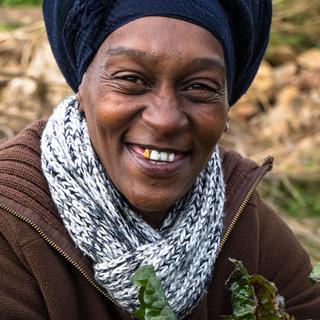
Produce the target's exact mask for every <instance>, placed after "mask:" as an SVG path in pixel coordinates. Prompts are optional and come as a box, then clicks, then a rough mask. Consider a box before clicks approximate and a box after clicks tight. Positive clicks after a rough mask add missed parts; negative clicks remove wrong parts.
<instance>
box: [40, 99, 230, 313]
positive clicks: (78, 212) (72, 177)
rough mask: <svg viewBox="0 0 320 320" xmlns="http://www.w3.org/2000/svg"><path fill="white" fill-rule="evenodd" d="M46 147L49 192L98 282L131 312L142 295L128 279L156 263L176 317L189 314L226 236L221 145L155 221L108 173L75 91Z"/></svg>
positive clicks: (55, 118) (49, 130)
mask: <svg viewBox="0 0 320 320" xmlns="http://www.w3.org/2000/svg"><path fill="white" fill-rule="evenodd" d="M41 150H42V168H43V171H44V175H45V177H46V179H47V181H48V184H49V188H50V192H51V195H52V198H53V200H54V202H55V205H56V207H57V209H58V212H59V214H60V216H61V219H62V221H63V223H64V225H65V227H66V229H67V230H68V232H69V234H70V236H71V237H72V239H73V241H74V242H75V245H76V246H77V247H78V248H79V249H80V250H81V251H82V253H83V254H84V255H87V256H89V257H90V258H91V259H92V262H93V269H94V274H95V278H96V281H97V282H98V283H99V284H100V285H101V286H102V287H104V288H105V289H106V290H107V292H108V294H109V295H110V296H111V297H113V298H114V299H115V300H116V301H117V302H118V303H119V304H120V305H121V306H122V307H123V308H124V309H126V310H127V311H128V312H132V311H134V310H136V309H137V308H138V305H139V302H138V289H137V288H136V287H135V286H134V285H133V284H132V283H131V280H130V279H131V277H132V275H133V274H134V272H135V271H136V270H137V269H138V268H139V267H140V266H142V265H152V266H153V267H154V268H155V271H156V274H157V276H158V278H159V279H160V281H161V284H162V287H163V289H164V292H165V294H166V297H167V299H168V302H169V304H170V305H171V307H172V308H173V309H174V310H175V312H176V314H177V315H178V317H179V318H182V317H184V316H186V315H187V314H189V313H190V312H191V310H192V309H193V308H194V307H195V306H196V304H197V303H198V302H199V300H200V299H201V297H202V296H203V294H204V293H205V292H206V289H207V286H208V283H209V281H210V279H211V277H212V273H213V268H214V262H215V257H216V253H217V249H218V246H219V243H220V238H221V231H222V215H223V206H224V200H225V190H224V180H223V172H222V167H221V162H220V158H219V152H218V148H217V147H216V148H215V151H214V152H213V154H212V157H211V159H210V160H209V162H208V164H207V166H206V168H205V169H203V171H202V172H201V173H200V174H199V176H198V178H197V180H196V181H195V183H194V185H193V187H192V188H191V190H190V191H189V192H188V194H186V195H185V196H184V197H183V199H181V200H180V201H179V202H178V203H176V204H175V206H174V207H173V208H171V209H170V211H169V212H168V214H167V215H166V217H165V218H164V219H163V221H162V222H161V225H160V226H158V227H157V228H152V227H151V226H150V225H148V224H147V223H146V222H145V221H144V220H143V219H142V217H141V216H139V215H138V214H137V213H136V212H134V211H133V210H132V208H131V207H130V205H129V204H128V203H127V202H126V200H125V199H124V198H123V196H122V195H121V194H120V193H119V192H118V191H117V190H116V189H115V187H114V186H113V184H112V182H111V181H110V179H109V178H108V176H107V173H106V171H105V170H104V168H103V166H102V165H101V163H100V162H99V160H98V158H97V156H96V154H95V152H94V150H93V147H92V145H91V142H90V138H89V133H88V128H87V123H86V119H85V116H84V115H83V114H82V113H81V112H80V111H79V103H78V101H77V99H76V97H74V96H73V97H70V98H68V99H66V100H65V101H63V102H62V103H61V104H60V105H59V106H58V107H57V108H56V109H55V111H54V113H53V115H52V116H51V117H50V119H49V121H48V123H47V125H46V128H45V130H44V132H43V136H42V141H41Z"/></svg>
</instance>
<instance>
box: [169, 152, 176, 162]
mask: <svg viewBox="0 0 320 320" xmlns="http://www.w3.org/2000/svg"><path fill="white" fill-rule="evenodd" d="M174 158H175V154H174V153H169V161H170V162H173V161H174Z"/></svg>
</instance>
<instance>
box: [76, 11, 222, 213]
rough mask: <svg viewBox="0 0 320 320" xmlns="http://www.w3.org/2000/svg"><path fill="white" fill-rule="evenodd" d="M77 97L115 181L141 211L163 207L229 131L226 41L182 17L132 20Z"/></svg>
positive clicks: (112, 39) (101, 54) (104, 50)
mask: <svg viewBox="0 0 320 320" xmlns="http://www.w3.org/2000/svg"><path fill="white" fill-rule="evenodd" d="M79 98H80V102H81V108H82V110H83V111H84V112H85V115H86V119H87V122H88V128H89V134H90V138H91V141H92V144H93V146H94V149H95V151H96V153H97V155H98V157H99V159H100V161H101V162H102V164H103V166H104V168H105V169H106V171H107V172H108V175H109V177H110V178H111V180H112V182H113V183H114V185H115V186H116V187H117V189H118V190H119V191H120V192H121V193H122V194H123V195H124V196H125V197H126V199H127V200H128V201H129V203H130V204H131V205H132V206H133V207H134V208H135V209H136V210H137V211H139V212H141V213H142V214H151V213H152V214H153V213H164V212H166V211H167V210H168V209H169V208H170V207H171V206H172V205H173V204H174V203H176V202H177V201H178V200H179V199H180V198H182V197H183V196H184V195H185V194H186V193H187V191H188V190H189V189H190V188H191V186H192V184H193V183H194V182H195V180H196V177H197V175H198V174H199V172H200V171H201V169H202V168H204V167H205V165H206V164H207V161H208V159H209V158H210V156H211V154H212V152H213V149H214V146H215V145H216V143H217V141H218V140H219V138H220V137H221V135H222V133H223V131H224V129H225V126H226V121H227V112H228V103H227V88H226V70H225V63H224V58H223V50H222V47H221V45H220V44H219V42H218V41H217V40H216V39H215V38H214V37H213V36H212V34H211V33H209V32H208V31H207V30H205V29H203V28H201V27H199V26H196V25H194V24H191V23H188V22H185V21H182V20H177V19H172V18H164V17H146V18H141V19H138V20H135V21H133V22H130V23H128V24H126V25H124V26H122V27H121V28H119V29H117V30H116V31H114V32H113V33H112V34H111V35H110V36H109V37H108V38H107V39H106V40H105V41H104V43H103V45H102V46H101V47H100V49H99V51H98V52H97V54H96V56H95V58H94V60H93V62H92V63H91V65H90V66H89V68H88V70H87V72H86V73H85V75H84V77H83V80H82V84H81V86H80V89H79ZM150 157H151V159H150Z"/></svg>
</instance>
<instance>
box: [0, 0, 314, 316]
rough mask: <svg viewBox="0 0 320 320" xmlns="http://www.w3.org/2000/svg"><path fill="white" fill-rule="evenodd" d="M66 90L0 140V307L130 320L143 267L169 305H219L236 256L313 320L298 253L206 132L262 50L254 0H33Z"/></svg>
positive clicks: (266, 14)
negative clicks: (48, 110) (39, 118)
mask: <svg viewBox="0 0 320 320" xmlns="http://www.w3.org/2000/svg"><path fill="white" fill-rule="evenodd" d="M43 8H44V18H45V22H46V28H47V32H48V36H49V41H50V43H51V47H52V49H53V53H54V55H55V57H56V60H57V62H58V65H59V67H60V69H61V71H62V73H63V74H64V76H65V78H66V80H67V82H68V83H69V84H70V86H71V87H72V88H73V90H74V91H75V92H76V93H77V95H76V96H73V97H70V98H68V99H66V100H65V101H63V102H62V103H61V104H60V105H59V106H58V107H57V108H56V110H55V111H54V113H53V115H52V116H51V117H50V119H49V120H48V122H37V123H36V124H34V125H32V126H31V127H29V128H28V129H26V130H24V131H23V132H22V133H21V134H20V135H18V136H17V137H16V138H14V139H11V140H7V141H4V142H3V143H2V144H1V159H2V160H1V161H2V164H1V176H0V178H1V187H0V194H1V198H0V200H1V202H0V203H1V215H0V230H1V238H0V241H1V249H0V250H1V259H0V262H1V275H0V277H1V279H0V282H1V287H0V288H1V295H0V305H1V315H2V316H3V317H4V319H48V318H49V319H95V320H97V319H130V318H132V316H131V314H132V312H133V311H134V310H135V309H137V308H138V306H139V303H138V300H137V288H135V287H134V285H133V284H132V283H131V280H130V279H131V277H132V275H133V273H134V272H135V271H136V270H137V269H138V268H139V266H142V265H153V266H154V268H155V270H156V273H157V276H158V277H159V279H160V280H161V283H162V286H163V288H164V291H165V294H166V296H167V298H168V301H169V303H170V305H171V306H172V308H173V309H174V310H175V312H176V314H177V315H178V317H179V318H180V319H219V318H220V316H221V315H226V314H231V313H232V308H231V299H230V293H229V292H228V291H227V290H226V289H225V286H224V283H225V281H226V279H227V278H228V276H229V275H230V273H231V271H232V265H231V263H230V262H229V260H228V258H229V257H232V258H236V259H239V260H241V261H243V263H244V264H245V265H246V267H247V268H248V269H249V272H250V273H259V274H262V275H264V276H265V277H266V278H268V279H269V280H271V281H273V282H275V283H276V285H277V286H278V288H279V290H280V293H281V294H282V295H283V296H285V298H286V306H287V311H288V312H289V313H291V314H293V315H295V316H296V317H297V318H298V319H310V318H312V319H317V318H320V288H319V286H310V285H309V283H308V279H307V278H308V274H309V273H310V271H311V266H310V262H309V258H308V256H307V255H306V253H305V252H304V251H303V249H302V248H301V247H300V245H299V244H298V243H297V241H296V240H295V239H294V237H293V235H292V233H291V232H290V231H289V230H288V228H287V227H286V226H285V225H284V224H283V223H282V222H281V221H280V220H279V218H277V216H276V215H275V214H274V213H273V212H272V210H271V209H270V208H269V207H267V206H266V204H265V203H263V201H261V199H260V198H259V196H258V194H257V193H256V192H255V188H256V186H257V184H258V182H259V181H260V180H261V179H262V177H263V176H264V174H265V173H266V172H267V171H268V170H270V169H271V165H272V160H271V159H267V160H266V162H265V163H264V165H263V166H262V167H259V166H258V165H256V164H254V163H253V162H250V161H248V160H245V159H242V158H241V157H240V156H239V155H238V154H237V153H235V152H230V151H229V152H226V151H224V150H223V149H222V148H220V147H218V145H217V143H218V141H219V139H220V137H221V135H222V134H223V132H224V130H225V128H226V127H227V119H228V110H229V107H230V106H232V105H233V104H234V103H235V102H236V101H237V100H238V99H239V98H240V96H241V95H242V94H243V93H244V92H245V91H246V90H247V88H248V87H249V85H250V84H251V82H252V79H253V78H254V75H255V73H256V71H257V69H258V66H259V64H260V62H261V59H262V56H263V54H264V51H265V48H266V45H267V42H268V35H269V28H270V20H271V2H270V1H262V0H261V1H252V2H251V1H240V0H239V1H234V0H233V1H221V2H219V1H188V2H186V1H174V2H173V1H166V0H162V1H154V0H152V1H151V0H150V1H146V0H144V1H140V0H135V1H134V2H133V1H129V0H119V1H97V0H86V1H80V0H72V1H71V0H70V1H65V0H63V1H62V0H55V1H53V0H50V1H44V3H43Z"/></svg>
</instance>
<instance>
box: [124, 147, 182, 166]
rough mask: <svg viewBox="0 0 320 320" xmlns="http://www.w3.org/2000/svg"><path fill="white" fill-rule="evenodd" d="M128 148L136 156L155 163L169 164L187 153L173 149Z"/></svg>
mask: <svg viewBox="0 0 320 320" xmlns="http://www.w3.org/2000/svg"><path fill="white" fill-rule="evenodd" d="M127 146H128V148H129V149H130V150H132V151H133V152H135V153H136V154H138V155H140V156H142V157H144V158H145V159H147V160H150V161H152V162H155V163H170V162H174V161H177V160H181V159H182V158H183V157H185V156H186V155H187V154H188V152H184V151H179V150H175V149H169V148H168V149H162V148H157V147H154V146H144V145H138V144H127Z"/></svg>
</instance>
